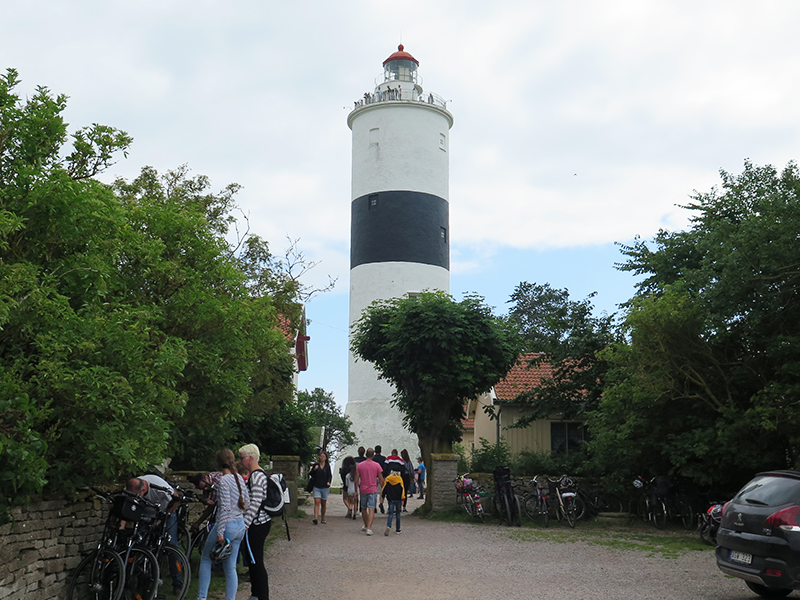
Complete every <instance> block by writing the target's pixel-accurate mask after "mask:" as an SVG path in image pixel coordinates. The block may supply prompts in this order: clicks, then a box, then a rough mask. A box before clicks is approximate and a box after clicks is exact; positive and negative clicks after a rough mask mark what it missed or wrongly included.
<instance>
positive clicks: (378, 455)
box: [373, 444, 389, 514]
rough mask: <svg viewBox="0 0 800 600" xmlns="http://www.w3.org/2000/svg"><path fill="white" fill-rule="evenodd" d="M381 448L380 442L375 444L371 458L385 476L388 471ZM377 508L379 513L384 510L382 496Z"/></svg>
mask: <svg viewBox="0 0 800 600" xmlns="http://www.w3.org/2000/svg"><path fill="white" fill-rule="evenodd" d="M382 450H383V449H382V448H381V445H380V444H375V458H374V459H373V460H374V461H375V462H376V463H378V464H379V465H380V466H381V472H382V473H383V476H384V477H386V476H387V475H388V474H389V471H387V470H386V457H385V456H384V455H383V454H381V451H382ZM378 508H380V509H381V514H383V513H384V512H385V511H384V509H383V498H381V500H380V506H379V507H378Z"/></svg>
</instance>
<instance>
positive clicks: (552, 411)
mask: <svg viewBox="0 0 800 600" xmlns="http://www.w3.org/2000/svg"><path fill="white" fill-rule="evenodd" d="M592 296H594V294H592V295H590V296H589V297H588V298H586V299H585V300H580V301H578V300H571V299H570V297H569V291H568V290H566V289H563V290H562V289H556V288H553V287H551V286H550V284H547V283H545V284H543V285H538V284H534V283H528V282H522V283H520V284H519V285H518V286H517V287H516V289H515V290H514V293H513V294H512V295H511V299H510V300H509V302H510V303H511V304H512V306H511V310H510V311H509V317H510V319H511V322H512V323H513V324H514V325H515V326H516V327H517V329H518V331H519V332H520V335H521V336H522V340H523V345H524V351H526V352H536V353H541V354H539V355H538V356H537V357H536V358H535V359H534V360H533V364H532V365H531V366H535V365H537V364H539V363H549V364H550V365H551V366H552V369H553V376H552V379H549V380H547V381H543V382H542V385H540V386H539V387H537V388H535V389H533V390H530V391H527V392H523V393H522V394H520V395H519V396H518V397H517V399H516V401H517V402H521V403H525V404H527V405H528V407H529V412H528V414H527V415H526V416H525V417H523V418H521V419H519V420H518V421H517V422H516V423H515V425H514V426H515V427H525V426H527V425H529V424H530V423H531V422H533V421H536V420H538V419H547V418H550V417H552V416H554V415H559V416H560V417H561V418H563V419H574V418H581V417H585V416H586V414H587V413H588V412H589V411H592V410H594V409H595V408H597V405H598V402H599V401H600V397H601V396H602V393H603V386H604V383H605V374H606V371H607V369H608V364H607V362H606V361H605V360H603V359H602V358H601V357H600V356H599V355H598V353H599V351H600V350H603V349H605V348H606V347H607V346H608V345H609V344H611V343H612V342H613V341H614V340H615V339H616V331H617V330H616V326H615V322H614V315H607V314H602V315H600V316H595V315H594V313H593V308H594V307H593V306H592V303H591V298H592Z"/></svg>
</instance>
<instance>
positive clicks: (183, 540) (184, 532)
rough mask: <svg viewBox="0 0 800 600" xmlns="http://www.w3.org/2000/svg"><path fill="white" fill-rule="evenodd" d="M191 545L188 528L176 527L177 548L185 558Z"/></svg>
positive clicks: (190, 535)
mask: <svg viewBox="0 0 800 600" xmlns="http://www.w3.org/2000/svg"><path fill="white" fill-rule="evenodd" d="M191 544H192V534H191V533H190V532H189V528H188V527H181V526H180V525H179V526H178V548H180V549H181V552H183V553H184V554H185V555H186V556H189V547H190V546H191Z"/></svg>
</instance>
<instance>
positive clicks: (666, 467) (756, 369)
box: [591, 162, 800, 487]
mask: <svg viewBox="0 0 800 600" xmlns="http://www.w3.org/2000/svg"><path fill="white" fill-rule="evenodd" d="M721 178H722V187H721V189H713V190H712V191H711V192H709V193H698V194H696V195H695V196H694V197H693V199H692V202H691V203H690V204H689V205H688V206H687V207H686V208H688V209H689V210H691V211H692V212H693V217H692V221H691V227H690V229H689V230H688V231H685V232H677V233H669V232H666V231H661V232H659V234H658V235H657V236H656V237H655V239H654V240H653V242H652V244H647V243H645V242H643V241H641V240H637V241H636V242H635V243H634V244H633V245H631V246H623V253H624V254H625V255H626V256H627V257H628V261H627V262H626V263H625V264H624V265H622V266H621V268H622V269H623V270H627V271H631V272H633V273H635V274H638V275H642V276H644V278H643V279H642V281H641V282H640V283H639V284H638V292H637V295H636V296H635V297H634V298H633V299H632V300H631V302H630V303H629V306H628V314H627V318H626V322H625V327H626V332H627V336H628V339H627V340H626V342H624V343H618V344H616V345H615V346H614V347H613V348H612V349H611V350H609V352H608V353H607V354H606V355H605V358H606V359H607V360H609V361H610V362H611V363H612V364H613V373H612V374H611V382H612V383H613V385H611V386H609V388H608V389H607V392H606V394H605V396H604V397H603V400H602V402H601V405H600V409H599V410H598V411H597V413H596V415H595V416H594V418H593V422H592V425H591V429H592V432H593V435H594V442H593V447H594V449H595V451H596V452H597V453H598V455H599V456H601V457H602V458H603V459H604V460H606V461H616V462H617V464H619V465H625V466H627V469H628V472H633V471H634V470H636V471H640V470H641V471H644V470H645V469H647V468H652V469H658V470H659V471H662V472H667V471H672V472H673V473H678V474H681V475H684V476H687V477H690V478H692V479H693V480H695V481H697V482H700V483H704V484H716V485H729V486H732V487H735V486H736V485H738V484H739V483H741V481H742V479H746V478H748V477H749V476H750V474H752V472H753V471H755V470H759V469H767V468H777V467H797V466H800V465H798V460H799V459H800V433H799V432H800V394H799V393H798V391H800V370H799V369H798V367H799V366H800V337H799V336H800V303H798V285H799V284H800V269H798V265H800V246H798V244H797V231H798V227H800V203H798V192H799V191H800V173H798V169H797V167H796V165H795V164H794V163H790V164H789V165H788V166H787V167H786V168H785V169H784V170H783V172H782V173H778V172H777V171H776V170H775V169H774V168H773V167H771V166H765V167H756V166H754V165H752V164H751V163H750V162H745V167H744V171H743V172H742V173H741V174H740V175H731V174H729V173H726V172H724V171H722V172H721Z"/></svg>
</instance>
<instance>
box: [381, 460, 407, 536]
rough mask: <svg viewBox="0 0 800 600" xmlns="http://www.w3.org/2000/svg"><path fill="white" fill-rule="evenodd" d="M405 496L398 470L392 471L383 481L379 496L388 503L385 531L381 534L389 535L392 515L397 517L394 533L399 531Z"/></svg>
mask: <svg viewBox="0 0 800 600" xmlns="http://www.w3.org/2000/svg"><path fill="white" fill-rule="evenodd" d="M405 497H406V490H405V487H404V486H403V478H402V477H400V472H399V471H392V472H391V473H389V476H388V477H387V478H386V481H384V482H383V491H382V492H381V498H384V499H386V501H387V502H388V504H389V510H388V511H387V512H388V513H389V514H388V515H387V519H386V531H384V532H383V535H389V532H390V531H391V530H392V517H397V525H396V529H395V533H400V512H401V511H402V507H403V499H404V498H405Z"/></svg>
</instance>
